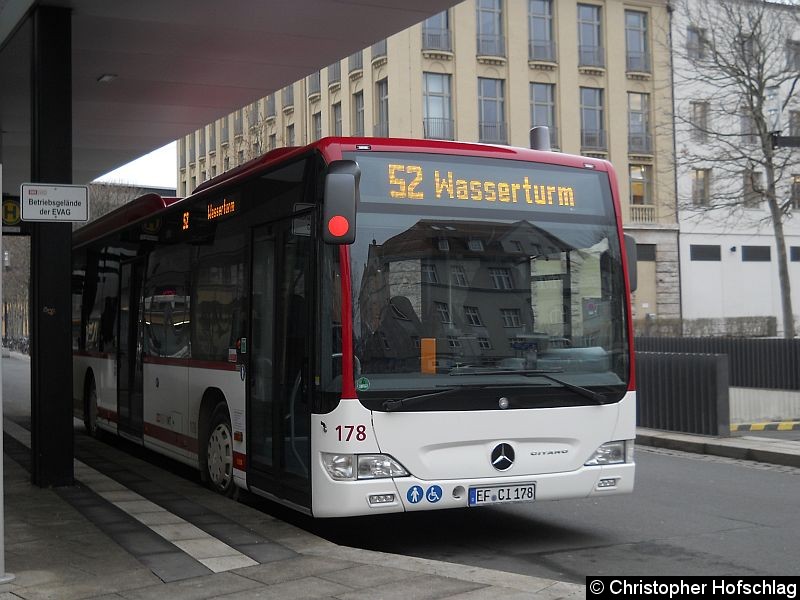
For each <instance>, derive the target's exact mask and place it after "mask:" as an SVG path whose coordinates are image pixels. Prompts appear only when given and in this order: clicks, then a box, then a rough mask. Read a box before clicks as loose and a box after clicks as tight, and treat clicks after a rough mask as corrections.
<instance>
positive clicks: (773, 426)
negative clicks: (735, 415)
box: [731, 421, 800, 432]
mask: <svg viewBox="0 0 800 600" xmlns="http://www.w3.org/2000/svg"><path fill="white" fill-rule="evenodd" d="M797 430H800V421H767V422H764V423H731V431H732V432H734V431H797Z"/></svg>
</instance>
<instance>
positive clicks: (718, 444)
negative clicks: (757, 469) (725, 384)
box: [636, 429, 800, 469]
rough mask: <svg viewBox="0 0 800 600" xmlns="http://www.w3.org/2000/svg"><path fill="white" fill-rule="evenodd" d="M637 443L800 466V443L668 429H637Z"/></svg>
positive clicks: (799, 467)
mask: <svg viewBox="0 0 800 600" xmlns="http://www.w3.org/2000/svg"><path fill="white" fill-rule="evenodd" d="M636 443H637V444H641V445H642V446H652V447H654V448H666V449H668V450H680V451H683V452H692V453H694V454H711V455H713V456H723V457H725V458H733V459H737V460H752V461H755V462H763V463H769V464H773V465H782V466H785V467H794V468H798V469H800V443H798V442H794V445H793V446H791V447H787V446H786V445H785V444H781V443H779V442H778V443H776V442H775V441H774V440H767V439H765V440H764V441H763V442H760V443H753V442H752V441H747V440H742V439H740V438H715V437H711V436H701V435H691V434H684V433H671V432H666V431H656V430H646V431H643V430H641V429H637V431H636Z"/></svg>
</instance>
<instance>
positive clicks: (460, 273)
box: [450, 265, 469, 287]
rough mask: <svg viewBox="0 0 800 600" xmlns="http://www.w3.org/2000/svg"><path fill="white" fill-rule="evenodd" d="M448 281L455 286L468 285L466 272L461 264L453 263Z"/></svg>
mask: <svg viewBox="0 0 800 600" xmlns="http://www.w3.org/2000/svg"><path fill="white" fill-rule="evenodd" d="M450 281H452V283H453V285H455V286H457V287H468V286H469V281H468V280H467V272H466V271H465V270H464V267H462V266H461V265H453V266H452V267H450Z"/></svg>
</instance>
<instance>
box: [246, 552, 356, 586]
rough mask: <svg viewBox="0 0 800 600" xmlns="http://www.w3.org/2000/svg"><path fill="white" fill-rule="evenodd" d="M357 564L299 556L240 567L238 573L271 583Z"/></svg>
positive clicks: (347, 567)
mask: <svg viewBox="0 0 800 600" xmlns="http://www.w3.org/2000/svg"><path fill="white" fill-rule="evenodd" d="M354 566H356V564H355V563H352V562H347V561H343V560H336V559H333V558H330V559H329V558H318V557H314V556H297V557H295V558H289V559H287V560H280V561H275V562H271V563H268V564H263V565H258V566H257V567H250V568H248V569H240V570H239V571H237V574H238V575H241V576H243V577H248V578H250V579H254V580H256V581H260V582H261V583H266V584H269V585H272V584H276V583H282V582H284V581H291V580H294V579H302V578H303V577H308V576H311V575H320V574H322V573H330V572H331V571H338V570H342V569H349V568H352V567H354Z"/></svg>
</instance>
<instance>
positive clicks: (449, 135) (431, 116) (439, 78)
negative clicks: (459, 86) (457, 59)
mask: <svg viewBox="0 0 800 600" xmlns="http://www.w3.org/2000/svg"><path fill="white" fill-rule="evenodd" d="M422 76H423V79H424V84H425V89H424V94H425V96H424V99H423V100H424V102H423V104H424V105H423V109H424V110H425V116H424V118H423V125H424V128H425V137H426V138H427V139H431V140H452V139H455V132H454V128H453V118H452V114H451V112H450V105H451V102H450V75H448V74H445V73H423V74H422Z"/></svg>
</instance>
